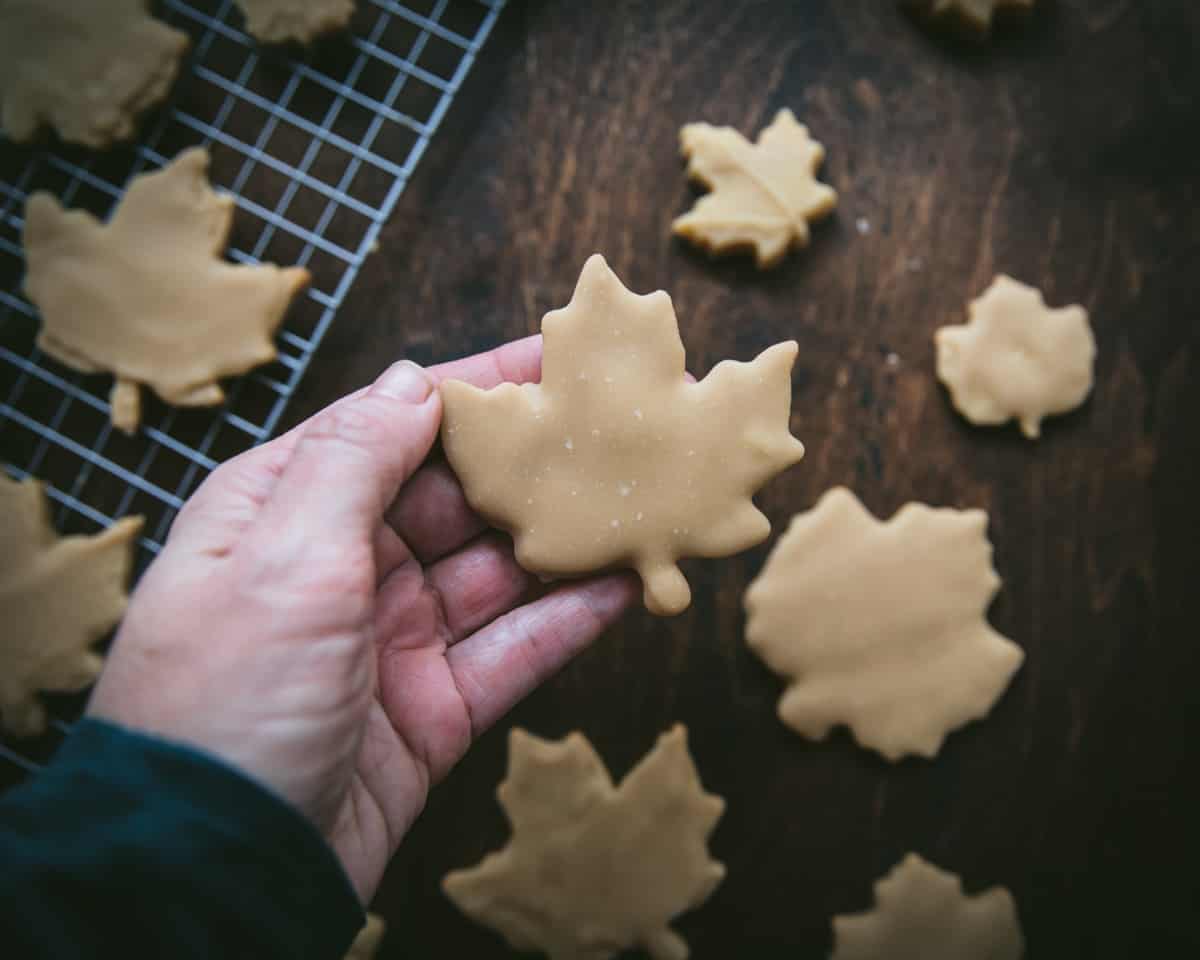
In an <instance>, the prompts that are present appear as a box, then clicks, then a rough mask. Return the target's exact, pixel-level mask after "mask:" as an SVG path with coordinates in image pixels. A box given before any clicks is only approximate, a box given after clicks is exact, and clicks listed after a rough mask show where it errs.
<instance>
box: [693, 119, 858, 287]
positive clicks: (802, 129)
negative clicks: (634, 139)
mask: <svg viewBox="0 0 1200 960" xmlns="http://www.w3.org/2000/svg"><path fill="white" fill-rule="evenodd" d="M679 139H680V145H681V147H682V150H683V155H684V156H685V157H687V159H688V175H689V176H691V177H692V178H693V179H695V180H699V181H700V182H701V183H703V184H704V185H705V186H707V187H708V188H709V189H710V190H712V193H709V194H707V195H706V196H703V197H701V198H700V199H699V200H697V201H696V205H695V206H694V207H692V209H691V210H690V211H688V212H687V213H685V214H684V215H683V216H681V217H678V218H676V220H675V223H674V224H673V225H672V228H671V229H672V230H673V231H674V232H675V233H676V234H678V235H679V236H681V237H687V238H688V239H689V240H692V241H694V242H696V243H698V244H700V245H701V246H703V247H707V248H708V249H709V250H710V251H711V252H713V253H723V252H725V251H727V250H737V249H745V248H748V247H753V248H754V255H755V258H756V260H757V263H758V266H759V267H769V266H771V265H773V264H775V263H777V262H778V261H779V260H780V259H782V258H783V255H784V254H785V253H787V251H788V248H789V247H791V246H792V245H793V244H795V245H796V246H800V247H806V246H808V239H809V230H808V224H809V221H811V220H816V219H818V218H820V217H823V216H825V215H826V214H828V213H829V212H830V211H832V210H833V208H834V207H835V206H836V205H837V193H836V192H835V191H834V189H833V188H832V187H829V186H826V185H825V184H823V183H818V182H817V179H816V173H817V169H818V168H819V167H820V166H821V162H822V161H823V160H824V159H825V148H824V147H823V146H821V144H819V143H817V141H816V140H813V139H812V138H811V137H810V136H809V135H808V128H807V127H806V126H804V125H803V124H802V123H797V122H796V117H795V115H794V114H793V113H792V111H791V110H780V111H779V113H778V114H776V116H775V121H774V122H773V123H772V124H771V125H770V126H769V127H767V128H766V129H765V130H763V131H762V133H760V134H759V135H758V142H757V143H750V141H748V140H747V139H746V138H745V137H743V136H742V135H741V134H740V133H739V132H738V131H737V130H734V129H733V128H732V127H714V126H710V125H709V124H707V123H689V124H688V125H687V126H685V127H684V128H683V130H682V131H681V132H680V137H679Z"/></svg>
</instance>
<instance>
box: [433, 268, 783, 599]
mask: <svg viewBox="0 0 1200 960" xmlns="http://www.w3.org/2000/svg"><path fill="white" fill-rule="evenodd" d="M542 332H543V334H544V336H545V346H544V358H543V362H542V382H541V383H540V384H523V385H521V386H516V385H514V384H503V385H502V386H499V387H496V388H495V389H494V390H488V391H483V390H479V389H477V388H475V387H473V386H470V385H469V384H465V383H460V382H456V381H449V382H447V383H445V384H444V385H443V386H442V397H443V401H444V404H445V416H444V418H443V421H442V443H443V446H444V448H445V451H446V456H447V458H448V459H449V461H450V465H451V466H452V467H453V468H454V471H455V473H457V474H458V477H459V479H460V480H461V481H462V485H463V489H464V491H465V492H466V496H467V500H468V501H469V502H470V504H471V506H473V507H474V508H475V509H476V510H478V511H479V512H480V514H482V515H483V516H484V517H487V518H488V519H489V520H490V521H491V522H492V523H494V524H496V525H497V526H500V527H503V528H504V529H505V530H507V531H509V532H510V533H511V534H512V536H513V540H514V543H515V546H516V555H517V561H518V562H519V563H520V564H521V566H522V567H524V568H525V569H526V570H529V571H531V572H533V573H537V574H541V575H543V576H547V577H567V576H579V575H582V574H587V573H592V572H594V571H597V570H602V569H607V568H613V567H632V568H633V569H635V570H637V572H638V573H639V574H640V575H641V578H642V581H643V584H644V586H645V598H646V606H647V607H648V608H649V609H650V611H651V612H653V613H659V614H666V613H678V612H679V611H681V610H683V609H684V608H685V607H687V605H688V603H689V602H690V600H691V591H690V589H689V588H688V584H687V581H686V580H685V579H684V577H683V574H682V573H681V572H680V570H679V568H678V566H677V565H676V562H677V560H678V559H679V558H680V557H685V556H701V557H723V556H727V555H729V554H732V553H737V552H738V551H740V550H745V549H746V548H747V547H750V546H753V545H754V544H756V543H759V542H760V541H761V540H763V539H765V538H766V536H767V534H768V533H769V532H770V529H771V527H770V523H769V522H768V521H767V518H766V517H765V516H763V515H762V514H761V513H760V512H759V511H758V510H757V509H756V508H755V506H754V503H753V502H752V500H751V496H752V495H753V494H754V492H755V491H756V490H757V489H758V488H759V487H760V486H762V485H763V484H764V483H765V482H766V481H767V480H768V479H770V478H771V477H772V476H774V475H775V474H776V473H778V472H779V471H781V470H783V469H784V468H785V467H788V466H790V465H791V464H793V463H795V462H796V461H798V460H799V459H800V458H801V456H803V454H804V448H803V446H801V444H800V442H799V441H798V440H796V439H795V438H794V437H792V435H791V434H790V433H788V420H789V415H790V409H791V399H792V384H791V375H790V374H791V368H792V362H793V361H794V359H795V357H796V344H795V343H794V342H788V343H780V344H776V345H775V346H774V347H771V348H770V349H768V350H766V351H764V352H763V353H762V354H760V355H759V357H758V358H757V359H756V360H754V361H753V362H751V363H734V362H732V361H728V360H727V361H724V362H722V363H720V364H718V365H717V366H716V367H715V368H713V370H712V372H711V373H709V375H708V376H707V377H705V378H704V379H703V380H702V381H700V382H699V383H694V382H689V380H688V379H687V376H686V375H685V373H684V353H683V344H682V343H681V342H680V339H679V326H678V324H677V323H676V320H675V311H674V310H673V309H672V306H671V298H670V297H668V296H667V294H665V293H664V292H662V291H661V290H660V291H658V292H657V293H651V294H648V295H646V296H638V295H636V294H633V293H630V292H629V291H628V290H626V289H625V287H624V286H622V285H621V281H620V280H618V279H617V277H616V275H615V274H614V273H613V272H612V271H611V270H610V269H609V268H608V264H606V263H605V262H604V258H603V257H601V256H599V255H596V256H593V257H592V258H591V259H589V260H588V262H587V264H586V265H585V266H584V268H583V274H582V275H581V276H580V278H579V285H578V286H577V287H576V288H575V295H574V296H573V297H572V298H571V302H570V303H569V304H568V305H567V306H566V307H563V308H562V309H561V310H554V311H552V312H550V313H548V314H546V316H545V318H544V319H543V321H542Z"/></svg>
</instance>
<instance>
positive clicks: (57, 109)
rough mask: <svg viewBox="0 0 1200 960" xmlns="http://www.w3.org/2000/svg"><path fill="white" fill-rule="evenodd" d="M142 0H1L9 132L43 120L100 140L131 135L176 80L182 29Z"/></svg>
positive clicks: (66, 134)
mask: <svg viewBox="0 0 1200 960" xmlns="http://www.w3.org/2000/svg"><path fill="white" fill-rule="evenodd" d="M148 6H149V4H148V2H147V0H106V2H103V3H101V2H98V0H90V2H89V0H85V2H81V0H0V119H2V121H3V126H4V131H5V132H6V133H7V134H8V135H9V136H10V137H12V139H14V140H17V141H21V140H28V139H30V138H31V137H32V136H33V135H34V134H35V133H36V132H37V130H38V128H39V127H41V126H42V125H43V124H47V125H49V126H52V127H53V128H54V129H55V130H56V131H57V132H58V135H59V136H60V137H62V139H63V140H67V141H70V142H72V143H81V144H83V145H84V146H88V147H106V146H108V145H109V144H111V143H114V142H115V141H118V140H124V139H126V138H128V137H130V136H132V135H133V131H134V125H135V123H136V121H137V118H138V117H139V116H140V115H141V113H142V112H143V111H145V110H147V109H149V108H150V107H152V106H154V105H155V104H156V103H158V102H159V101H160V100H162V98H163V97H164V96H166V94H167V91H168V90H169V89H170V87H171V84H172V83H173V82H174V80H175V75H176V74H177V73H178V71H179V63H180V61H181V60H182V59H183V55H184V53H185V52H186V51H187V47H188V37H187V34H186V33H183V32H181V31H179V30H174V29H172V28H171V27H168V26H167V25H166V24H165V23H161V22H159V21H158V20H155V19H154V18H153V17H151V16H150V14H149V13H148V12H147V7H148Z"/></svg>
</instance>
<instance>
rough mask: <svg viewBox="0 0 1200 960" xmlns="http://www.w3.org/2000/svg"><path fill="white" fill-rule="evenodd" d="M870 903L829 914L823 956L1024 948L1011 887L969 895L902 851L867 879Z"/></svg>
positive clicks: (964, 954) (975, 959) (940, 955)
mask: <svg viewBox="0 0 1200 960" xmlns="http://www.w3.org/2000/svg"><path fill="white" fill-rule="evenodd" d="M875 903H876V905H875V909H873V910H869V911H867V912H865V913H855V914H848V915H844V916H838V917H834V918H833V942H834V948H833V953H832V954H831V955H830V960H1020V958H1021V956H1022V955H1023V953H1024V951H1025V942H1024V938H1023V937H1022V936H1021V927H1020V924H1019V922H1018V919H1017V907H1016V904H1015V903H1014V902H1013V898H1012V894H1010V893H1009V892H1008V891H1007V890H1005V889H1004V888H1003V887H992V888H991V889H988V890H985V891H984V892H983V893H980V894H978V895H976V896H973V897H969V896H966V895H965V894H964V893H963V888H962V881H961V880H959V878H958V877H956V876H955V875H954V874H952V873H947V872H946V871H944V870H939V869H938V868H937V867H935V866H933V865H932V864H929V863H926V862H925V861H924V860H922V859H921V858H920V857H918V856H917V855H916V854H915V853H910V854H909V855H908V856H906V857H905V858H904V859H903V860H901V861H900V863H899V864H898V865H897V866H895V867H894V868H892V870H891V871H890V872H889V873H888V874H886V875H885V876H884V877H883V878H882V879H881V880H879V882H878V883H876V884H875Z"/></svg>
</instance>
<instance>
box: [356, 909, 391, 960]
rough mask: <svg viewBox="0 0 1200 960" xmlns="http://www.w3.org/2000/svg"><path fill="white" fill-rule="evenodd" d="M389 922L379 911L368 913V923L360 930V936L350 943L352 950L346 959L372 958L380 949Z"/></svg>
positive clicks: (370, 959)
mask: <svg viewBox="0 0 1200 960" xmlns="http://www.w3.org/2000/svg"><path fill="white" fill-rule="evenodd" d="M386 930H387V924H386V923H384V921H383V917H381V916H379V914H377V913H368V914H367V922H366V925H365V926H364V927H363V928H362V929H361V930H359V931H358V936H357V937H355V938H354V942H353V943H352V944H350V952H349V953H347V954H346V960H372V958H373V957H374V956H375V954H376V953H377V952H378V950H379V944H380V942H382V940H383V934H384V932H385V931H386Z"/></svg>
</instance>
